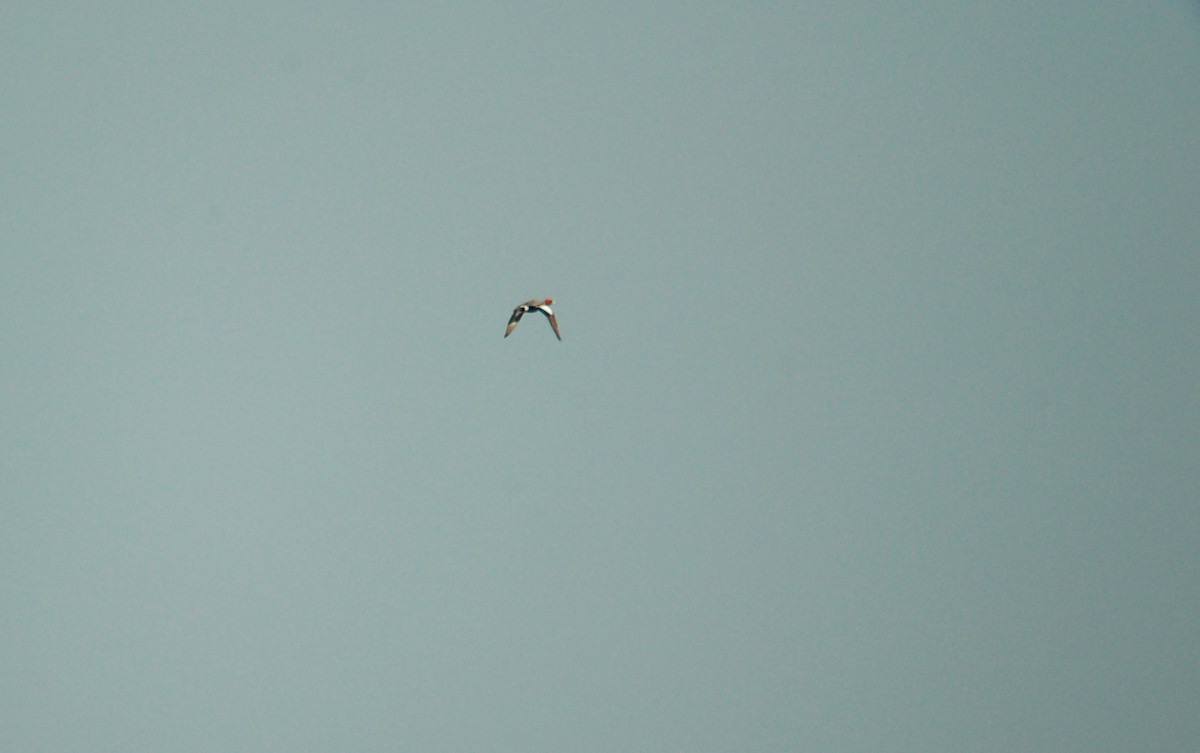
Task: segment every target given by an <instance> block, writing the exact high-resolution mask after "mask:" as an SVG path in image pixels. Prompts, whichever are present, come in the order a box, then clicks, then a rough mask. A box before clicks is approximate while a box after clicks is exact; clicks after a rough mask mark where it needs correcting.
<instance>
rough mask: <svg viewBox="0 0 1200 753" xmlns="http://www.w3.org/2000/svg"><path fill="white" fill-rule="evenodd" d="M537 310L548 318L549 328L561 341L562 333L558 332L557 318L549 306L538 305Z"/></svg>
mask: <svg viewBox="0 0 1200 753" xmlns="http://www.w3.org/2000/svg"><path fill="white" fill-rule="evenodd" d="M538 311H541V312H542V313H543V314H545V315H546V318H547V319H549V320H550V329H552V330H554V336H555V337H557V338H558V341H559V342H562V335H560V334H559V332H558V319H557V318H556V317H555V316H554V311H553V310H552V309H551V308H550V307H549V306H538Z"/></svg>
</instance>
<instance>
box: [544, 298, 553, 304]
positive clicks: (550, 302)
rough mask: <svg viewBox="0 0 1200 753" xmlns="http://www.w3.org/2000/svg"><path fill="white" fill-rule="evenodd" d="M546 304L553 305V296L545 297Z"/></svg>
mask: <svg viewBox="0 0 1200 753" xmlns="http://www.w3.org/2000/svg"><path fill="white" fill-rule="evenodd" d="M546 305H547V306H553V305H554V299H553V298H547V299H546Z"/></svg>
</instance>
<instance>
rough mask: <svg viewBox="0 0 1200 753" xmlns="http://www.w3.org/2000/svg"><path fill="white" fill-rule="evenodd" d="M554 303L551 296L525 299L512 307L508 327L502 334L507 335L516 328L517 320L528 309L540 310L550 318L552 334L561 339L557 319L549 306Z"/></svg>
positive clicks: (526, 312)
mask: <svg viewBox="0 0 1200 753" xmlns="http://www.w3.org/2000/svg"><path fill="white" fill-rule="evenodd" d="M553 303H554V299H553V298H543V299H542V300H540V301H539V300H533V301H525V302H524V303H522V304H521V305H520V306H517V307H516V308H515V309H513V313H512V318H511V319H509V320H508V329H506V330H504V336H505V337H508V336H509V335H511V334H512V331H513V330H514V329H516V328H517V322H519V321H521V317H522V316H524V315H525V314H528V313H529V312H530V311H540V312H542V313H543V314H545V315H546V318H547V319H549V320H550V328H551V329H553V330H554V336H555V337H557V338H558V339H559V341H561V340H562V335H560V334H559V333H558V320H557V319H555V318H554V310H553V309H551V308H550V306H551V305H552V304H553Z"/></svg>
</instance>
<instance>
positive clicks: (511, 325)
mask: <svg viewBox="0 0 1200 753" xmlns="http://www.w3.org/2000/svg"><path fill="white" fill-rule="evenodd" d="M524 314H525V306H524V305H521V306H517V307H516V308H515V309H514V310H513V313H512V317H510V318H509V320H508V327H507V328H506V329H505V330H504V336H505V337H508V336H509V335H511V334H512V331H513V330H514V329H516V328H517V322H519V321H521V317H522V316H523V315H524Z"/></svg>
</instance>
